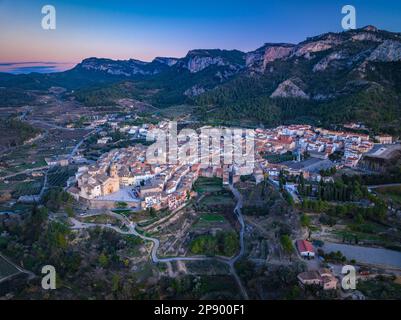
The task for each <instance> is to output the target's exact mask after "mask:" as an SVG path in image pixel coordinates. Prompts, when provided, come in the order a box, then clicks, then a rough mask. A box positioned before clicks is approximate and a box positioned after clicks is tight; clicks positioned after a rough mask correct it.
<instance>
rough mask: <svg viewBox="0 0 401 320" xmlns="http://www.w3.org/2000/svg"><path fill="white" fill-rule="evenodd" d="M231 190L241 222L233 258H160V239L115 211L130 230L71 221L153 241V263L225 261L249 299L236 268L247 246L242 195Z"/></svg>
mask: <svg viewBox="0 0 401 320" xmlns="http://www.w3.org/2000/svg"><path fill="white" fill-rule="evenodd" d="M229 188H230V190H231V192H232V193H233V195H234V197H235V198H236V200H237V204H236V206H235V208H234V214H235V216H236V217H237V219H238V222H239V224H240V251H239V252H238V254H237V255H236V256H234V257H232V258H224V257H206V256H194V257H169V258H159V257H158V256H157V251H158V249H159V247H160V241H159V239H156V238H152V237H148V236H145V235H143V234H141V233H139V232H138V231H137V230H136V224H135V223H133V222H131V221H130V220H129V219H128V218H127V217H125V216H122V215H119V214H116V213H113V212H108V214H109V215H112V216H114V217H116V218H117V219H119V220H120V221H122V222H123V223H124V225H125V226H126V227H127V228H128V231H124V230H121V229H120V228H118V227H116V226H112V225H110V224H97V223H83V222H80V221H78V220H76V219H74V218H70V219H71V222H72V223H73V226H72V227H71V228H72V229H86V228H91V227H105V228H109V229H112V230H114V231H116V232H118V233H120V234H125V235H134V236H137V237H139V238H141V239H143V240H145V241H151V242H152V243H153V246H152V250H151V258H152V261H153V263H168V262H174V261H207V260H209V261H210V260H215V261H220V262H222V263H225V264H227V265H228V266H229V268H230V273H231V274H232V275H233V277H234V279H235V281H236V282H237V285H238V287H239V289H240V291H241V294H242V296H243V298H244V299H246V300H249V296H248V293H247V291H246V289H245V287H244V286H243V284H242V282H241V279H240V277H239V276H238V274H237V271H236V270H235V263H236V262H237V261H238V260H239V259H240V258H241V257H242V256H243V255H244V252H245V246H244V230H245V222H244V218H243V216H242V212H241V208H242V203H243V200H242V196H241V193H240V192H239V191H238V190H237V189H236V188H235V187H234V186H233V185H231V184H230V186H229Z"/></svg>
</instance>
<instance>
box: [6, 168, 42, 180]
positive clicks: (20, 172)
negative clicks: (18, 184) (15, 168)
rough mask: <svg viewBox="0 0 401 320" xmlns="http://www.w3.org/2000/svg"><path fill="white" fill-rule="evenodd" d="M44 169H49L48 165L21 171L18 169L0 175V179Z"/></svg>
mask: <svg viewBox="0 0 401 320" xmlns="http://www.w3.org/2000/svg"><path fill="white" fill-rule="evenodd" d="M45 169H49V166H43V167H37V168H32V169H26V170H23V171H19V172H16V173H12V174H9V175H6V176H3V177H0V181H2V180H5V179H8V178H12V177H15V176H18V175H20V174H24V173H31V172H34V171H41V170H45Z"/></svg>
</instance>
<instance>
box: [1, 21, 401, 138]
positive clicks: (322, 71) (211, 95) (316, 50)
mask: <svg viewBox="0 0 401 320" xmlns="http://www.w3.org/2000/svg"><path fill="white" fill-rule="evenodd" d="M52 86H61V87H65V88H67V89H69V90H75V93H74V95H75V97H76V99H78V100H79V101H81V102H82V103H84V104H86V105H88V106H97V105H104V104H113V103H115V101H116V100H118V99H120V98H131V99H135V100H139V101H143V102H146V103H150V104H153V105H154V106H156V107H159V108H164V107H168V106H170V105H179V104H193V105H196V106H198V108H197V109H196V112H197V116H199V117H200V118H201V119H205V120H216V121H225V122H227V121H239V120H241V121H245V120H246V121H249V122H258V123H262V124H265V125H274V124H277V123H280V122H283V121H315V122H318V123H323V124H326V123H337V122H344V121H361V122H366V123H367V124H368V125H370V126H372V127H373V128H375V129H377V130H379V131H380V130H381V131H387V132H399V131H401V130H400V127H401V126H400V122H401V34H400V33H394V32H389V31H385V30H379V29H377V28H376V27H373V26H367V27H364V28H361V29H356V30H349V31H345V32H341V33H332V32H330V33H325V34H322V35H319V36H315V37H311V38H308V39H306V40H305V41H303V42H301V43H298V44H290V43H266V44H264V45H263V46H262V47H260V48H258V49H256V50H254V51H251V52H242V51H239V50H219V49H210V50H209V49H197V50H191V51H189V52H188V54H187V55H186V56H185V57H183V58H171V57H157V58H155V59H154V60H153V61H151V62H143V61H139V60H134V59H130V60H111V59H104V58H88V59H85V60H83V61H82V62H81V63H79V64H78V65H77V66H76V67H74V68H73V69H71V70H68V71H65V72H60V73H51V74H29V75H10V74H0V87H2V88H3V89H2V90H3V91H4V90H8V91H9V92H10V94H11V93H14V94H15V92H18V90H32V89H35V90H38V89H39V90H41V89H48V88H50V87H52ZM2 96H3V97H4V96H6V94H4V92H3V94H2V93H1V90H0V98H1V97H2ZM210 110H214V111H213V112H209V111H210ZM244 119H245V120H244Z"/></svg>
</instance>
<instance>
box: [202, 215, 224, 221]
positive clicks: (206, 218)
mask: <svg viewBox="0 0 401 320" xmlns="http://www.w3.org/2000/svg"><path fill="white" fill-rule="evenodd" d="M201 220H202V221H206V222H224V217H223V216H222V215H221V214H204V215H202V216H201Z"/></svg>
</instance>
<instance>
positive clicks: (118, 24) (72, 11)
mask: <svg viewBox="0 0 401 320" xmlns="http://www.w3.org/2000/svg"><path fill="white" fill-rule="evenodd" d="M46 4H51V5H53V6H55V8H56V10H57V29H56V30H50V31H49V30H43V29H42V28H41V20H42V17H43V15H42V13H41V8H42V6H43V5H46ZM346 4H352V5H354V6H355V7H356V9H357V26H358V27H363V26H365V25H368V24H372V25H375V26H377V27H379V28H380V29H387V30H390V31H395V32H401V19H400V17H401V1H400V0H388V1H386V0H384V1H378V0H377V1H372V0H358V1H356V0H354V1H352V2H345V1H338V0H326V1H321V0H319V1H317V0H309V1H308V0H307V1H302V5H301V1H299V0H287V1H285V0H284V1H283V0H263V1H261V0H257V1H249V0H248V1H245V0H220V1H218V0H213V1H211V0H202V1H193V0H187V1H182V0H171V1H166V0H146V1H143V0H142V1H141V0H131V1H128V0H114V1H111V0H110V1H105V0H93V1H89V0H65V1H63V0H48V1H47V0H46V1H39V0H0V30H1V32H0V71H8V72H14V73H19V72H31V71H40V72H51V71H57V70H61V69H62V70H64V69H66V68H69V67H71V66H73V65H74V64H76V63H78V62H80V61H81V60H82V59H84V58H87V57H91V56H96V57H107V58H112V59H129V58H136V59H140V60H145V61H150V60H152V59H153V58H154V57H156V56H175V57H181V56H184V55H185V54H186V53H187V51H188V50H191V49H196V48H221V49H239V50H244V51H250V50H254V49H256V48H258V47H260V46H261V45H263V44H264V43H265V42H300V41H302V40H304V39H305V38H306V37H308V36H314V35H317V34H320V33H324V32H328V31H336V32H338V31H341V30H342V29H341V19H342V14H341V8H342V6H343V5H346Z"/></svg>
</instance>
